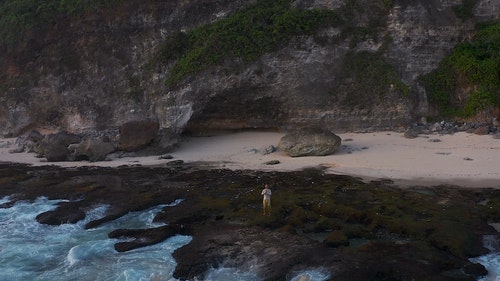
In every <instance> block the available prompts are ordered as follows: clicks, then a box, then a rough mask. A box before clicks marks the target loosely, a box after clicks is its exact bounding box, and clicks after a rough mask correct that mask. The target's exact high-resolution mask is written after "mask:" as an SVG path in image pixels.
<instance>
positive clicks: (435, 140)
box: [428, 139, 441, 142]
mask: <svg viewBox="0 0 500 281" xmlns="http://www.w3.org/2000/svg"><path fill="white" fill-rule="evenodd" d="M428 142H441V140H440V139H429V140H428Z"/></svg>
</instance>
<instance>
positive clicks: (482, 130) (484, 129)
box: [472, 126, 490, 136]
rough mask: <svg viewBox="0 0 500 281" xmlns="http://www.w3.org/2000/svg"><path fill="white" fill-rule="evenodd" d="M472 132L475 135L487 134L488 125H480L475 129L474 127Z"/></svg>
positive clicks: (488, 130) (488, 131)
mask: <svg viewBox="0 0 500 281" xmlns="http://www.w3.org/2000/svg"><path fill="white" fill-rule="evenodd" d="M472 132H473V133H474V134H476V135H480V136H482V135H487V134H489V133H490V128H489V127H488V126H482V127H479V128H477V129H475V130H474V131H472Z"/></svg>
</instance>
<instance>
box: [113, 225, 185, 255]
mask: <svg viewBox="0 0 500 281" xmlns="http://www.w3.org/2000/svg"><path fill="white" fill-rule="evenodd" d="M189 233H190V230H189V229H187V228H185V227H183V226H181V225H165V226H161V227H157V228H148V229H117V230H114V231H112V232H110V233H109V234H108V237H109V238H133V240H132V241H127V242H118V243H116V244H115V246H114V248H115V250H116V251H117V252H126V251H130V250H133V249H137V248H141V247H145V246H149V245H154V244H156V243H160V242H162V241H164V240H165V239H167V238H170V237H172V236H174V235H178V234H179V235H188V234H189Z"/></svg>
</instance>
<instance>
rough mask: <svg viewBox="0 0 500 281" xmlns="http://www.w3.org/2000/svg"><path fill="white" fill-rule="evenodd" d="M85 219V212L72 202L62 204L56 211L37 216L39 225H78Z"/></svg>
mask: <svg viewBox="0 0 500 281" xmlns="http://www.w3.org/2000/svg"><path fill="white" fill-rule="evenodd" d="M84 218H85V212H84V211H82V210H80V209H79V208H78V207H77V206H75V204H73V203H71V202H67V203H60V204H59V206H58V207H57V208H56V209H55V210H52V211H47V212H44V213H41V214H39V215H38V216H36V220H37V221H38V222H39V223H41V224H48V225H61V224H66V223H77V222H79V221H81V220H83V219H84Z"/></svg>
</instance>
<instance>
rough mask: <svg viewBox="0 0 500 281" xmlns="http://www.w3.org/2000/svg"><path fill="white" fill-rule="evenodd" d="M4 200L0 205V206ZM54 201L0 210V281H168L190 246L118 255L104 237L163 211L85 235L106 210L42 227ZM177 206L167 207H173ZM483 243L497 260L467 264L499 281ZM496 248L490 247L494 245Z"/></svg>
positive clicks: (165, 245) (218, 275) (146, 223)
mask: <svg viewBox="0 0 500 281" xmlns="http://www.w3.org/2000/svg"><path fill="white" fill-rule="evenodd" d="M7 202H9V198H3V199H0V204H3V203H7ZM58 202H61V201H60V200H59V201H58V200H48V199H46V198H39V199H37V200H35V201H34V202H26V201H23V202H18V203H16V204H15V205H14V206H12V207H10V208H3V209H2V208H0V280H13V281H16V280H37V281H38V280H39V281H44V280H47V281H49V280H50V281H67V280H75V281H76V280H78V281H80V280H83V281H86V280H89V281H90V280H92V281H146V280H150V281H157V280H162V281H163V280H165V281H174V280H176V279H175V278H173V277H172V276H173V272H174V269H175V266H176V263H175V260H174V259H173V258H172V253H173V252H174V251H175V249H177V248H179V247H182V246H183V245H185V244H187V243H189V242H190V241H191V237H189V236H181V235H178V236H175V237H171V238H170V239H167V240H166V241H164V242H162V243H159V244H156V245H152V246H148V247H144V248H140V249H136V250H132V251H129V252H124V253H118V252H116V251H115V250H114V248H113V245H114V244H115V243H116V242H118V241H119V240H118V239H109V238H108V236H107V235H108V233H109V232H111V231H113V230H115V229H118V228H148V227H158V226H160V225H161V224H158V223H153V218H154V216H155V215H156V214H157V213H158V212H160V211H161V209H162V208H163V207H164V206H165V205H161V206H156V207H154V208H151V209H148V210H145V211H142V212H133V213H129V214H127V215H126V216H124V217H122V218H120V219H117V220H115V221H112V222H109V223H107V224H104V225H102V226H100V227H98V228H95V229H90V230H85V229H84V225H85V224H86V223H87V222H89V221H91V220H94V219H98V218H102V217H103V216H104V214H105V212H106V209H107V206H96V207H95V208H94V209H93V210H92V211H91V212H89V213H88V214H87V218H86V219H85V220H83V221H81V222H79V223H77V224H64V225H60V226H49V225H42V224H39V223H38V222H37V221H36V219H35V218H36V216H37V215H38V214H40V213H42V212H45V211H49V210H52V209H54V208H55V207H56V204H57V203H58ZM177 203H179V201H176V202H173V203H172V204H177ZM485 243H487V245H489V247H491V249H492V250H495V251H496V253H497V254H490V255H485V256H481V257H478V258H476V259H473V261H475V262H479V263H482V264H483V265H485V266H486V267H487V269H488V270H489V271H490V275H489V276H488V277H487V278H485V279H481V281H499V280H500V277H499V276H500V253H499V251H498V250H499V248H500V247H498V241H497V240H492V239H490V240H488V237H485ZM488 243H489V244H488ZM495 243H496V244H495ZM329 278H330V274H329V273H328V272H324V271H323V270H322V269H321V268H319V269H310V270H306V271H303V272H297V273H294V274H292V275H291V276H290V277H289V280H290V281H298V280H308V281H323V280H327V279H329ZM259 279H260V278H259V277H258V276H257V274H256V273H255V272H245V271H240V270H237V269H234V268H225V267H219V268H214V269H211V270H209V272H208V273H207V275H206V279H205V281H225V280H228V281H229V280H230V281H236V280H240V281H255V280H259Z"/></svg>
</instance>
